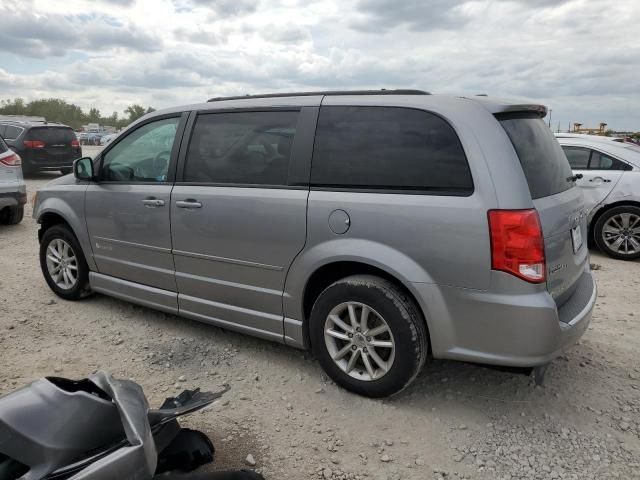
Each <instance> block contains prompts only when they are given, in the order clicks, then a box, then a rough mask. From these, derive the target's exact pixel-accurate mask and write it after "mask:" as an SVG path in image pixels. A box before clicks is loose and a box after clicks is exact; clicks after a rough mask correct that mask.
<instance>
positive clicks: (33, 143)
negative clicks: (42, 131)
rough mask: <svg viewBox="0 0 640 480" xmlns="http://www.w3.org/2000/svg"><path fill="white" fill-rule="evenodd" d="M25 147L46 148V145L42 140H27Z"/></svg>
mask: <svg viewBox="0 0 640 480" xmlns="http://www.w3.org/2000/svg"><path fill="white" fill-rule="evenodd" d="M24 146H25V147H27V148H44V147H45V144H44V142H43V141H42V140H25V141H24Z"/></svg>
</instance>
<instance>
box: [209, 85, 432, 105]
mask: <svg viewBox="0 0 640 480" xmlns="http://www.w3.org/2000/svg"><path fill="white" fill-rule="evenodd" d="M315 95H318V96H320V95H431V94H430V93H429V92H425V91H423V90H411V89H396V90H386V89H384V88H383V89H382V90H327V91H320V92H287V93H265V94H262V95H236V96H234V97H214V98H210V99H209V100H207V102H221V101H223V100H246V99H250V98H278V97H311V96H315Z"/></svg>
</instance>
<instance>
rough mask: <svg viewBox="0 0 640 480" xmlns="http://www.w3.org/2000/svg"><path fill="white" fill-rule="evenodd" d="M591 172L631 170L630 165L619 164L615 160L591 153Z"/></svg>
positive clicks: (595, 152) (594, 152) (618, 161)
mask: <svg viewBox="0 0 640 480" xmlns="http://www.w3.org/2000/svg"><path fill="white" fill-rule="evenodd" d="M589 168H590V169H591V170H631V169H632V167H631V165H628V164H626V163H624V162H621V161H620V160H618V159H617V158H612V157H610V156H608V155H605V154H604V153H600V152H597V151H595V150H594V151H593V153H592V154H591V163H590V164H589Z"/></svg>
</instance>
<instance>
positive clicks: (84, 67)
mask: <svg viewBox="0 0 640 480" xmlns="http://www.w3.org/2000/svg"><path fill="white" fill-rule="evenodd" d="M639 30H640V1H639V0H617V1H606V0H605V1H602V0H598V1H596V0H471V1H469V0H342V1H340V0H92V1H81V0H65V1H60V0H0V98H3V99H4V98H10V97H17V96H19V97H23V98H25V99H27V100H31V99H35V98H42V97H51V96H55V97H62V98H64V99H66V100H67V101H69V102H73V103H77V104H79V105H81V106H82V107H85V108H89V107H92V106H96V107H98V108H99V109H100V110H101V111H102V113H103V114H110V113H111V112H113V111H118V112H121V111H122V110H123V109H124V108H125V107H126V105H128V104H131V103H140V104H143V105H152V106H153V107H156V108H162V107H166V106H172V105H179V104H185V103H193V102H199V101H202V100H205V99H207V98H209V97H212V96H220V95H238V94H246V93H261V92H274V91H286V90H297V89H302V90H312V89H353V88H383V87H384V88H399V87H411V88H421V89H424V90H428V91H431V92H434V93H448V94H449V93H452V94H478V93H487V94H489V95H496V96H509V97H517V98H528V99H533V100H536V101H540V102H543V103H545V104H546V105H548V106H549V107H550V108H552V109H553V113H552V125H553V127H554V129H555V128H556V127H557V124H558V121H560V122H561V127H562V128H563V129H566V128H567V126H568V124H569V122H578V121H579V122H582V123H584V124H588V125H593V126H596V125H597V123H599V122H601V121H604V122H607V123H608V124H609V126H610V127H611V128H614V129H617V130H626V129H630V130H640V35H639V34H638V31H639Z"/></svg>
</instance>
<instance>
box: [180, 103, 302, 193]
mask: <svg viewBox="0 0 640 480" xmlns="http://www.w3.org/2000/svg"><path fill="white" fill-rule="evenodd" d="M298 113H299V112H285V111H278V112H236V113H211V114H203V115H199V116H198V118H197V119H196V124H195V127H194V129H193V134H192V135H191V141H190V143H189V150H188V152H187V160H186V166H185V170H184V181H185V182H193V183H213V184H216V183H226V184H240V185H287V178H288V172H289V161H290V159H291V147H292V145H293V138H294V136H295V133H296V124H297V121H298Z"/></svg>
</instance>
